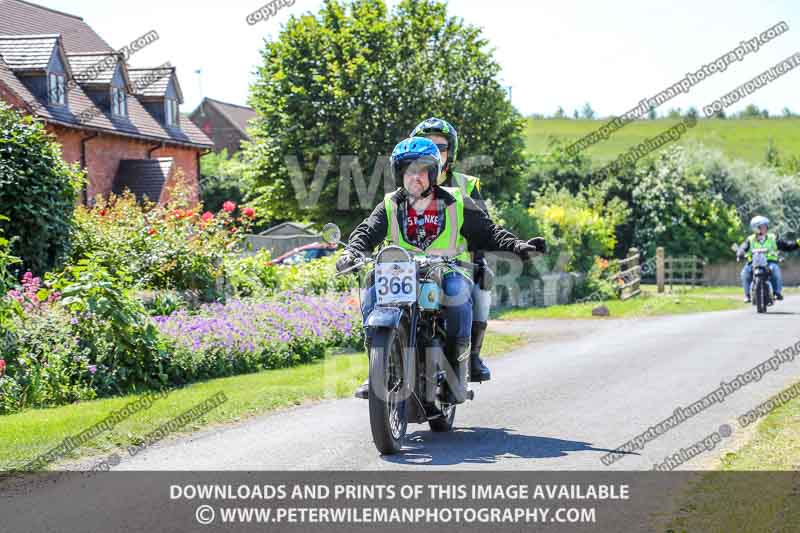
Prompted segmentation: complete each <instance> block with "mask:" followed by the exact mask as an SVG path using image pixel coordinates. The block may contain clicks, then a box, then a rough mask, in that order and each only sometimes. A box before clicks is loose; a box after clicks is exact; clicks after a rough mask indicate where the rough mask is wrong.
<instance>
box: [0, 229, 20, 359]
mask: <svg viewBox="0 0 800 533" xmlns="http://www.w3.org/2000/svg"><path fill="white" fill-rule="evenodd" d="M3 220H6V221H7V220H8V219H7V218H5V217H3V216H2V215H0V222H2V221H3ZM19 262H20V259H19V258H18V257H15V256H13V255H11V250H10V246H9V242H8V240H7V239H5V238H3V230H2V228H0V359H2V356H3V354H4V353H5V352H6V349H8V348H7V347H8V345H9V343H10V342H11V334H12V329H11V326H12V322H11V318H12V317H13V316H15V315H17V314H19V313H20V312H21V309H20V306H19V302H18V301H17V300H16V299H12V298H11V297H9V296H7V295H6V292H7V291H9V290H10V289H11V288H12V287H13V286H14V282H15V280H14V277H13V276H12V275H11V274H10V272H9V269H10V267H11V266H12V265H16V264H18V263H19Z"/></svg>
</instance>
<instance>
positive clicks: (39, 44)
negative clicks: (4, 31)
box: [0, 35, 58, 70]
mask: <svg viewBox="0 0 800 533" xmlns="http://www.w3.org/2000/svg"><path fill="white" fill-rule="evenodd" d="M57 45H58V35H26V36H11V35H0V56H3V60H4V61H5V62H6V64H7V65H8V66H9V67H11V69H13V70H45V69H47V66H48V64H49V63H50V58H51V57H53V50H54V49H55V48H56V46H57Z"/></svg>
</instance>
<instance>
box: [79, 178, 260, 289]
mask: <svg viewBox="0 0 800 533" xmlns="http://www.w3.org/2000/svg"><path fill="white" fill-rule="evenodd" d="M174 197H175V200H174V201H170V203H168V204H167V205H165V206H159V205H152V204H149V205H139V204H137V202H136V199H135V198H134V197H133V195H131V194H130V193H127V194H124V195H122V196H119V197H118V196H113V195H112V196H111V197H110V198H109V199H108V200H102V199H100V200H99V201H98V203H97V205H96V207H95V208H93V209H84V208H79V209H78V211H77V213H76V217H75V218H76V221H77V231H76V234H75V238H74V242H75V246H74V251H73V262H76V261H78V260H79V259H82V258H86V257H89V256H91V257H92V258H93V260H94V261H96V262H97V263H98V264H99V265H100V266H103V267H104V268H106V269H108V270H109V272H110V273H111V274H112V275H114V276H116V277H120V278H125V277H129V278H131V279H133V280H134V283H135V285H136V286H137V287H139V288H149V289H175V290H196V291H200V293H201V294H202V295H203V297H204V299H205V301H213V300H215V299H217V298H220V297H222V295H221V294H219V292H218V291H217V279H218V278H220V277H221V276H222V274H223V269H222V265H223V262H224V260H225V259H226V258H227V257H229V256H233V255H234V254H236V253H238V247H239V246H240V243H241V242H242V236H243V234H244V233H245V232H246V231H247V229H248V228H249V225H250V220H251V217H248V216H246V215H242V216H241V217H238V218H235V217H234V216H233V215H232V214H231V213H232V212H233V211H234V210H235V208H236V206H235V205H234V206H233V207H232V208H230V207H229V208H228V209H223V210H222V211H220V212H219V213H217V214H212V213H210V212H205V213H202V214H201V213H200V212H199V209H198V208H197V207H190V206H189V205H188V202H187V201H186V200H184V199H183V198H182V197H181V196H180V195H174ZM248 212H249V211H248Z"/></svg>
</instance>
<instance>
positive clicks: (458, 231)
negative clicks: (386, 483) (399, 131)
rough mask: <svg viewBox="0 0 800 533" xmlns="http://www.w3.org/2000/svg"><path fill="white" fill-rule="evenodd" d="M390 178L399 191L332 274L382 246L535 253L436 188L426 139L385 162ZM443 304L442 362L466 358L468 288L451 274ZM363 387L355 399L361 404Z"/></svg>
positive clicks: (404, 145) (368, 300)
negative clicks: (444, 337) (444, 341)
mask: <svg viewBox="0 0 800 533" xmlns="http://www.w3.org/2000/svg"><path fill="white" fill-rule="evenodd" d="M390 164H391V172H392V175H393V177H394V178H395V182H398V181H399V182H400V183H402V186H401V187H400V188H399V189H398V190H397V191H395V192H393V193H389V194H387V195H386V197H385V198H384V201H383V202H381V203H380V204H378V206H377V207H376V208H375V209H374V210H373V212H372V214H371V215H370V216H369V217H368V218H367V219H366V220H364V221H363V222H362V223H361V224H359V225H358V227H356V229H355V230H353V233H352V234H351V235H350V241H349V245H348V248H347V249H346V250H345V252H344V253H343V254H342V256H341V257H340V258H339V260H338V261H337V262H336V269H337V271H339V272H341V271H343V270H347V269H349V268H351V267H352V266H353V265H355V263H356V261H357V259H358V253H361V254H368V253H371V252H372V251H373V250H374V249H375V248H376V247H377V246H378V245H379V244H380V243H382V242H384V241H388V242H389V243H390V244H394V245H397V246H400V247H402V248H405V249H407V250H409V251H411V252H416V253H424V254H433V255H444V256H447V257H453V258H457V259H461V260H463V261H469V260H470V255H469V253H468V251H467V242H468V241H469V242H470V243H473V244H474V245H476V246H478V247H479V248H480V249H483V250H491V251H495V250H496V251H506V252H513V253H515V254H517V255H519V256H520V257H521V258H523V259H528V258H529V256H530V254H532V253H534V252H537V251H540V250H539V248H537V246H538V245H537V243H536V242H533V241H534V240H533V239H531V241H523V240H520V239H518V238H517V237H516V236H515V235H514V234H512V233H511V232H509V231H506V230H504V229H502V228H500V227H498V226H496V225H495V224H494V223H492V221H491V220H490V219H489V217H488V216H487V215H486V213H485V212H483V211H482V210H481V209H479V208H478V207H477V206H476V205H475V203H474V201H473V200H472V199H470V198H469V197H465V196H463V195H462V194H461V191H460V190H458V189H445V188H443V187H440V186H439V185H438V184H436V180H437V178H438V177H439V175H440V174H441V171H442V159H441V156H440V154H439V149H438V148H437V146H436V145H435V144H434V143H433V142H432V141H431V140H429V139H426V138H422V137H412V138H409V139H406V140H404V141H401V142H400V143H399V144H398V145H397V146H396V147H395V149H394V150H393V152H392V156H391V161H390ZM442 285H443V286H442V290H443V292H444V295H445V298H444V302H443V304H444V305H443V309H444V313H445V321H446V329H447V331H446V335H447V348H446V356H447V358H448V359H449V360H451V361H453V360H456V359H459V358H460V357H461V356H462V355H465V354H466V351H467V350H468V349H469V346H470V340H471V325H472V296H471V294H472V282H471V281H470V280H469V279H467V278H466V277H465V276H464V275H463V274H461V273H460V272H456V271H452V272H450V273H448V274H447V275H445V276H444V277H443V279H442ZM375 299H376V298H375V288H374V286H373V287H370V288H369V289H368V291H367V294H366V296H365V298H364V302H363V306H362V312H363V313H364V317H367V316H369V314H370V313H371V312H372V309H373V307H374V305H375ZM368 394H369V383H368V382H367V383H364V384H362V385H361V386H360V387H359V388H358V389H357V390H356V393H355V396H356V397H357V398H367V397H368Z"/></svg>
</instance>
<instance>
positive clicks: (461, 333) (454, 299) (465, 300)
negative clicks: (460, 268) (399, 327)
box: [361, 272, 473, 339]
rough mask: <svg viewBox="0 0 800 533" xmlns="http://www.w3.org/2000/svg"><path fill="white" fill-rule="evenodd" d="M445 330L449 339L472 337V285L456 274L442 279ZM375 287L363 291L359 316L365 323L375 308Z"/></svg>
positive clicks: (453, 273)
mask: <svg viewBox="0 0 800 533" xmlns="http://www.w3.org/2000/svg"><path fill="white" fill-rule="evenodd" d="M442 285H443V287H442V289H443V290H444V298H443V300H444V301H443V302H442V308H443V309H444V317H445V324H446V325H445V329H446V331H447V336H448V337H450V338H453V337H455V338H461V339H469V338H470V337H471V335H472V287H473V283H472V282H471V281H470V280H468V279H467V278H465V277H464V276H463V275H461V274H458V273H456V272H450V273H448V274H445V276H444V278H443V279H442ZM375 301H376V296H375V285H372V286H370V287H369V288H368V289H367V290H365V291H364V295H363V298H362V301H361V314H362V315H363V316H364V321H365V322H366V320H367V317H369V315H370V313H372V310H373V309H374V308H375Z"/></svg>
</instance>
